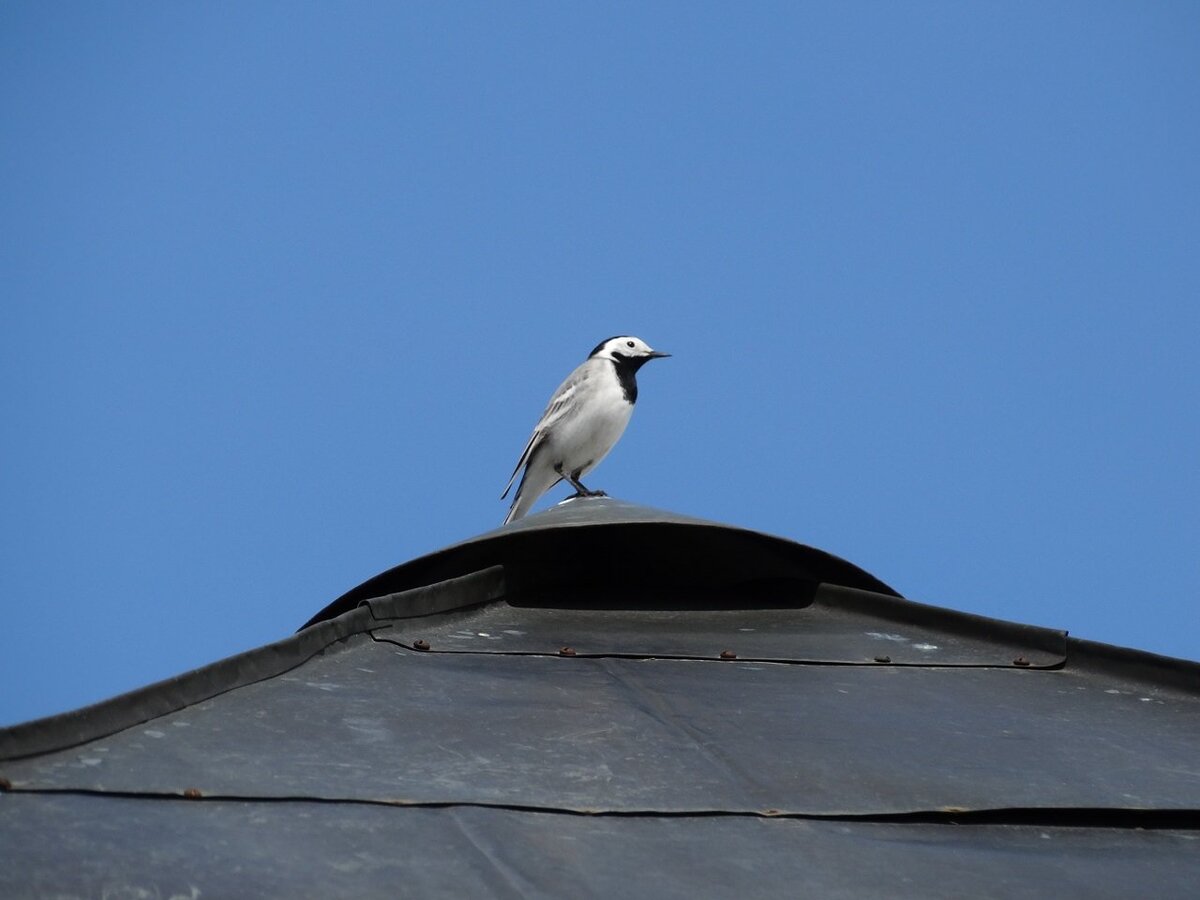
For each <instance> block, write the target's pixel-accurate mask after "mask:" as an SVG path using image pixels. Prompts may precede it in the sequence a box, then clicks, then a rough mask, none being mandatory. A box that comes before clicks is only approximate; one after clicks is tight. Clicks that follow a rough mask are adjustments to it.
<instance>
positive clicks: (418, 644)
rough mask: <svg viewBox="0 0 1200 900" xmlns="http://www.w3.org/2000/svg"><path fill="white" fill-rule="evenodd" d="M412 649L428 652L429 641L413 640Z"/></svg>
mask: <svg viewBox="0 0 1200 900" xmlns="http://www.w3.org/2000/svg"><path fill="white" fill-rule="evenodd" d="M413 649H414V650H428V649H429V641H423V640H420V639H418V640H415V641H413Z"/></svg>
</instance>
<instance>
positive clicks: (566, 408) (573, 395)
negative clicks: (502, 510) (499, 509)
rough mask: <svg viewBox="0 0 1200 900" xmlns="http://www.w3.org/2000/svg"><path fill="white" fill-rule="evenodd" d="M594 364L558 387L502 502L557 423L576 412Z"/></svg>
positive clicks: (580, 367)
mask: <svg viewBox="0 0 1200 900" xmlns="http://www.w3.org/2000/svg"><path fill="white" fill-rule="evenodd" d="M592 362H594V360H591V359H588V360H585V361H584V362H583V363H582V364H581V365H580V366H579V367H578V368H577V369H576V370H575V371H574V372H572V373H571V374H570V375H568V376H567V380H566V381H564V382H563V383H562V384H560V385H559V386H558V390H557V391H555V392H554V395H553V396H552V397H551V398H550V402H549V403H548V404H547V405H546V411H545V412H543V413H542V418H541V419H539V420H538V423H537V425H535V426H534V429H533V434H532V435H530V437H529V443H528V444H526V445H525V449H524V450H523V451H522V453H521V458H520V459H518V460H517V466H516V468H515V469H513V473H512V475H510V476H509V478H508V484H507V485H506V486H505V488H504V493H503V494H501V495H500V499H501V500H503V499H504V498H505V497H507V496H508V492H509V491H510V490H511V489H512V486H513V482H514V481H516V480H517V473H518V472H520V471H521V468H522V466H524V465H526V464H527V463H528V462H529V460H530V459H532V458H533V454H534V452H535V451H536V450H537V448H538V445H539V444H540V443H541V442H542V441H543V440H544V439H545V437H546V433H547V432H548V431H549V430H550V429H551V428H553V427H554V425H555V423H557V422H561V421H562V420H563V419H565V418H567V417H568V416H570V415H571V413H572V412H573V411H574V410H575V407H576V403H577V401H578V399H579V395H580V394H581V393H582V392H583V386H584V384H585V382H587V381H588V379H590V378H591V377H592V375H593V373H594V372H595V366H593V365H590V363H592Z"/></svg>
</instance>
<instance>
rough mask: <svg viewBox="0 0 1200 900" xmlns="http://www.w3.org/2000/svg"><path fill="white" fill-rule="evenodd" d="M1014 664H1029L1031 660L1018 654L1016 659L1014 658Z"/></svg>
mask: <svg viewBox="0 0 1200 900" xmlns="http://www.w3.org/2000/svg"><path fill="white" fill-rule="evenodd" d="M1013 665H1014V666H1027V665H1029V660H1027V659H1026V658H1025V657H1023V656H1018V657H1017V658H1016V659H1014V660H1013Z"/></svg>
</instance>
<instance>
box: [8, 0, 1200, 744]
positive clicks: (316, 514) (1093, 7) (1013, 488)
mask: <svg viewBox="0 0 1200 900" xmlns="http://www.w3.org/2000/svg"><path fill="white" fill-rule="evenodd" d="M0 129H2V132H0V189H2V197H3V202H2V203H0V302H2V304H3V305H2V307H0V308H2V311H3V318H2V320H0V321H2V322H3V325H2V327H0V384H2V385H3V391H2V392H0V428H2V430H0V465H2V469H0V605H2V606H0V608H2V609H3V612H4V616H3V636H4V641H3V645H4V649H3V652H2V653H0V723H12V722H16V721H21V720H25V719H29V718H33V717H36V716H41V715H46V714H50V713H55V712H60V711H63V710H67V709H72V708H75V707H78V706H81V705H83V704H86V703H90V702H94V701H97V700H101V699H104V698H106V697H108V696H111V695H113V694H116V693H118V692H121V691H124V690H128V689H131V688H134V687H138V686H141V685H144V684H147V683H149V682H151V681H155V680H157V679H160V678H164V677H167V676H170V675H174V674H177V673H179V672H182V671H185V670H187V669H190V668H194V667H196V666H199V665H202V664H205V663H208V662H211V661H214V660H216V659H219V658H221V657H224V656H228V655H230V654H232V653H235V652H239V651H242V650H246V649H249V648H252V647H255V646H259V645H261V644H264V643H267V642H269V641H272V640H275V639H278V638H281V637H285V636H287V635H288V634H290V633H291V632H292V631H293V630H294V629H295V628H296V627H298V626H299V625H300V624H302V623H303V622H304V621H306V620H307V619H308V617H309V616H310V615H311V614H313V613H314V612H316V611H317V610H318V609H320V608H321V607H322V606H324V605H325V604H326V603H327V602H329V601H330V600H332V599H333V598H334V597H336V596H338V595H340V594H341V593H342V592H344V591H345V590H347V589H349V588H351V587H353V586H354V585H356V584H358V583H359V582H361V581H363V580H365V579H366V578H368V577H369V576H371V575H374V574H376V573H377V572H379V571H382V570H384V569H386V568H389V567H391V566H393V565H395V564H397V563H400V562H403V561H405V560H408V559H410V558H412V557H415V556H418V555H421V554H424V553H427V552H430V551H433V550H436V549H438V548H440V547H443V546H445V545H447V544H450V543H453V542H455V541H458V540H461V539H464V538H467V537H470V536H472V535H475V534H478V533H480V532H483V531H486V530H489V529H491V528H493V527H495V526H497V525H498V524H499V523H500V521H501V519H502V518H503V516H504V513H505V510H506V507H507V504H505V503H503V502H501V500H500V499H499V493H500V490H501V489H502V488H503V486H504V482H505V480H506V479H507V478H508V474H509V472H510V471H511V468H512V465H513V464H514V462H515V461H516V457H517V455H518V454H519V453H520V451H521V449H522V447H523V446H524V444H525V441H526V439H527V437H528V434H529V431H530V429H531V427H532V425H533V424H534V422H535V421H536V419H537V417H538V415H539V414H540V412H541V410H542V408H543V406H544V404H545V402H546V400H547V399H548V397H549V395H550V393H551V392H552V391H553V389H554V388H555V387H556V386H557V385H558V383H559V381H560V380H561V379H562V378H563V377H564V376H565V375H566V374H567V372H569V371H570V370H571V368H573V367H574V366H575V365H576V364H578V363H579V362H580V361H581V360H582V359H583V357H584V356H585V355H586V354H587V352H588V350H590V349H591V348H592V346H593V345H595V344H596V343H597V342H599V341H600V340H601V339H603V338H606V337H609V336H610V335H614V334H625V333H628V334H636V335H638V336H640V337H642V338H644V339H645V340H647V341H648V342H649V343H650V344H652V345H653V346H655V347H657V348H659V349H663V350H667V351H670V352H671V353H673V354H674V357H673V358H672V359H669V360H665V361H662V362H655V363H652V364H651V365H649V366H648V367H647V368H645V369H644V370H643V372H642V375H641V377H640V386H641V396H640V399H639V402H638V408H637V412H636V413H635V415H634V418H633V422H632V424H631V426H630V428H629V431H628V432H627V433H626V436H625V438H624V439H623V441H622V442H621V443H620V444H619V445H618V447H617V448H616V450H615V451H614V452H613V454H612V455H611V456H610V457H609V458H608V460H607V461H605V463H604V464H603V465H602V466H601V467H600V468H599V469H598V470H597V471H596V472H595V473H594V474H593V476H592V478H591V479H590V480H589V485H590V486H592V487H597V488H603V489H606V490H607V491H608V492H609V493H610V494H613V495H614V496H618V497H620V498H622V499H626V500H630V501H633V502H637V503H642V504H645V505H648V506H656V507H660V508H664V509H669V510H674V511H676V512H680V513H684V514H688V515H693V516H698V517H702V518H707V519H714V520H717V521H721V522H728V523H732V524H736V525H742V526H747V527H750V528H755V529H759V530H763V531H768V532H772V533H775V534H779V535H784V536H787V537H790V538H793V539H795V540H798V541H801V542H803V543H807V544H812V545H814V546H817V547H820V548H822V549H825V550H828V551H831V552H833V553H835V554H838V555H840V556H843V557H846V558H847V559H850V560H851V561H853V562H855V563H857V564H858V565H860V566H862V567H863V568H865V569H867V570H868V571H869V572H871V573H873V574H875V575H876V576H878V577H879V578H881V579H883V580H884V581H887V582H889V583H890V584H892V585H894V586H895V587H896V588H897V589H898V590H900V591H901V592H903V593H904V594H905V595H906V596H909V597H911V598H913V599H917V600H921V601H925V602H929V603H934V604H938V605H943V606H948V607H953V608H956V609H962V610H968V611H971V612H976V613H982V614H986V615H990V616H996V617H1000V618H1006V619H1012V620H1016V621H1021V622H1028V623H1033V624H1038V625H1045V626H1051V627H1059V628H1067V629H1069V630H1070V631H1071V633H1072V634H1074V635H1077V636H1080V637H1086V638H1092V639H1097V640H1102V641H1107V642H1112V643H1118V644H1122V645H1126V646H1135V647H1139V648H1142V649H1146V650H1152V651H1155V652H1159V653H1165V654H1170V655H1175V656H1183V657H1189V658H1192V659H1197V658H1200V613H1198V612H1197V600H1198V599H1200V502H1198V501H1200V490H1198V487H1200V476H1198V471H1197V465H1198V463H1200V415H1198V400H1200V350H1198V349H1197V344H1198V339H1200V5H1198V4H1195V3H1190V2H1179V3H1161V2H1142V3H1111V2H1091V0H1089V2H1078V3H1075V2H1070V3H1056V2H1046V0H1037V2H1030V3H1021V2H986V3H983V2H964V3H958V2H936V3H892V2H857V3H842V2H837V3H833V2H830V3H824V4H812V3H797V2H784V3H749V4H743V3H738V4H735V3H712V4H704V3H697V2H678V3H668V2H662V3H642V2H637V3H611V4H583V3H557V2H545V3H530V4H495V3H446V2H430V3H403V4H401V3H379V4H367V3H348V4H335V3H293V2H286V3H284V2H280V3H266V2H251V3H234V2H228V3H218V2H213V3H193V4H182V3H149V2H142V3H100V2H79V3H69V2H63V3H44V2H16V0H10V2H6V3H4V4H0ZM567 493H568V491H567V490H565V489H563V488H558V489H556V490H555V491H553V492H552V494H551V495H550V496H549V497H547V498H546V499H545V500H544V501H543V503H542V504H541V506H543V507H544V506H546V505H547V504H548V503H550V502H552V501H553V500H556V499H559V498H561V497H562V496H565V495H566V494H567Z"/></svg>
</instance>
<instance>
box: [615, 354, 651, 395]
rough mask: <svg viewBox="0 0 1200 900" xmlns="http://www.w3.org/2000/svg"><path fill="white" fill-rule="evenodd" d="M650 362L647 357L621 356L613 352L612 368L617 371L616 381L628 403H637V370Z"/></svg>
mask: <svg viewBox="0 0 1200 900" xmlns="http://www.w3.org/2000/svg"><path fill="white" fill-rule="evenodd" d="M649 361H650V357H648V356H623V355H621V354H620V353H617V351H615V350H614V351H613V361H612V362H613V366H615V367H616V370H617V381H619V382H621V391H622V392H623V393H624V394H625V399H626V400H628V401H629V402H630V403H637V377H636V376H637V370H638V369H640V368H641V367H642V366H644V365H645V364H646V363H647V362H649Z"/></svg>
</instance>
